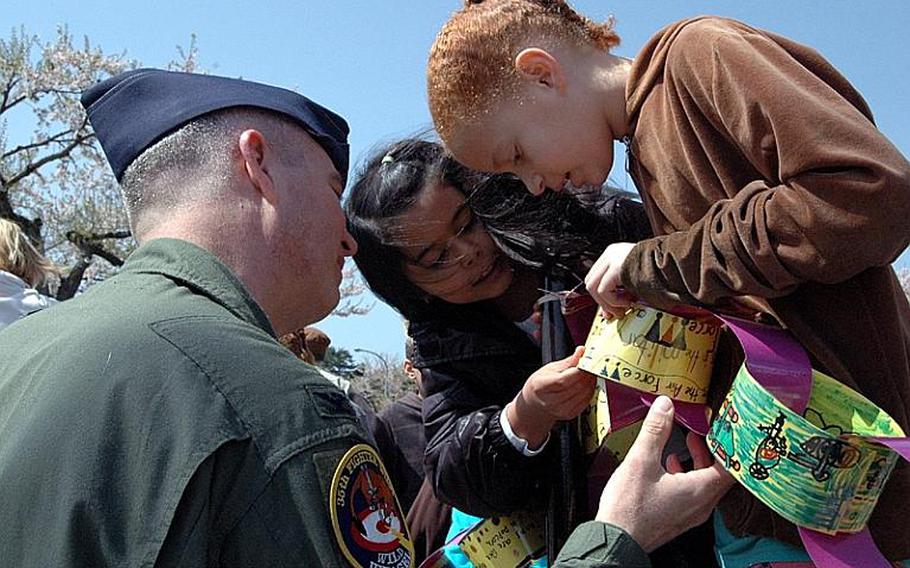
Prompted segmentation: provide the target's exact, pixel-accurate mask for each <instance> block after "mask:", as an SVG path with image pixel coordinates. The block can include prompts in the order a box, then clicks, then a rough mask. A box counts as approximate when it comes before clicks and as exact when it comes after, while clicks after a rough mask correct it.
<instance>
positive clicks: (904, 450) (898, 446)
mask: <svg viewBox="0 0 910 568" xmlns="http://www.w3.org/2000/svg"><path fill="white" fill-rule="evenodd" d="M866 439H867V440H872V441H873V442H878V443H879V444H881V445H883V446H888V447H889V448H891V449H892V450H894V451H895V452H897V453H898V454H900V455H901V456H902V457H903V458H904V459H905V460H908V461H910V438H888V437H885V436H869V437H868V438H866Z"/></svg>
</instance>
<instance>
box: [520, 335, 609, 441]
mask: <svg viewBox="0 0 910 568" xmlns="http://www.w3.org/2000/svg"><path fill="white" fill-rule="evenodd" d="M583 354H584V348H583V347H576V348H575V353H573V354H572V355H570V356H569V357H566V358H565V359H561V360H559V361H553V362H552V363H548V364H547V365H544V366H543V367H541V368H540V369H539V370H538V371H537V372H535V373H534V374H533V375H531V376H530V377H529V378H528V380H527V381H525V384H524V387H522V389H521V392H519V393H518V396H516V397H515V400H513V401H512V402H510V403H509V404H508V405H506V408H505V410H504V412H506V413H507V414H506V418H507V419H508V420H509V424H510V425H511V426H512V430H513V431H514V432H515V434H517V435H518V436H520V437H522V438H524V439H525V440H527V441H528V445H529V446H530V447H531V448H532V449H536V448H538V447H540V445H541V444H543V442H544V441H545V440H546V439H547V435H548V434H549V433H550V430H551V429H552V428H553V426H554V425H555V424H556V422H557V421H559V420H569V419H571V418H575V417H576V416H578V415H579V414H581V411H582V410H584V409H585V408H587V406H588V403H589V402H590V401H591V397H592V396H594V387H595V386H596V385H597V379H596V377H595V376H594V375H592V374H590V373H587V372H585V371H582V370H579V369H577V368H575V366H576V365H578V362H579V360H581V356H582V355H583Z"/></svg>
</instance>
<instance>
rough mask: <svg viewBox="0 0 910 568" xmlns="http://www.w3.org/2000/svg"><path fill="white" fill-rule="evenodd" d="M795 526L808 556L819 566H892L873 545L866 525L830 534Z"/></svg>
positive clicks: (855, 567) (881, 567)
mask: <svg viewBox="0 0 910 568" xmlns="http://www.w3.org/2000/svg"><path fill="white" fill-rule="evenodd" d="M798 528H799V536H800V538H802V541H803V544H804V545H805V547H806V552H808V553H809V558H811V559H812V562H815V565H816V566H819V567H820V568H857V567H860V566H861V567H862V568H892V565H891V563H890V562H888V560H887V559H885V557H884V556H882V553H881V552H880V551H879V549H878V547H877V546H875V541H873V540H872V535H871V534H869V529H863V530H862V531H860V532H858V533H852V534H838V535H836V536H830V535H826V534H823V533H820V532H818V531H814V530H812V529H807V528H804V527H798Z"/></svg>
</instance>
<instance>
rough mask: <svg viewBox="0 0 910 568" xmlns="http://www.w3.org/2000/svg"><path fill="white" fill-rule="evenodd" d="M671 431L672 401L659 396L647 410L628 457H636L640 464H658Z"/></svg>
mask: <svg viewBox="0 0 910 568" xmlns="http://www.w3.org/2000/svg"><path fill="white" fill-rule="evenodd" d="M672 430H673V401H672V400H670V399H669V398H668V397H666V396H659V397H657V400H655V401H654V403H653V404H652V405H651V408H650V409H649V410H648V415H647V416H646V417H645V420H644V422H643V423H642V426H641V432H639V433H638V437H637V438H636V439H635V443H634V444H632V447H631V448H629V456H628V457H632V456H633V455H634V456H636V458H637V459H638V460H640V461H641V462H651V461H654V462H657V463H658V464H659V463H660V456H661V454H663V451H664V446H666V445H667V440H669V439H670V432H671V431H672Z"/></svg>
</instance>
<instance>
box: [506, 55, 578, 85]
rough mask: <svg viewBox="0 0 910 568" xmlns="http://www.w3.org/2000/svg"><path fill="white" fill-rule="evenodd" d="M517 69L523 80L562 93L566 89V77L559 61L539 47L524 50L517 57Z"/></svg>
mask: <svg viewBox="0 0 910 568" xmlns="http://www.w3.org/2000/svg"><path fill="white" fill-rule="evenodd" d="M515 69H516V70H517V71H518V74H519V75H520V76H521V77H522V78H524V79H526V80H528V81H531V82H533V83H536V84H537V85H541V86H545V87H550V88H555V89H557V90H560V91H561V90H563V89H564V88H565V83H566V76H565V72H564V70H563V68H562V65H561V64H560V63H559V60H558V59H556V58H555V57H553V55H551V54H550V52H548V51H546V50H544V49H541V48H539V47H528V48H525V49H522V50H521V51H520V52H519V53H518V55H516V56H515Z"/></svg>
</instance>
